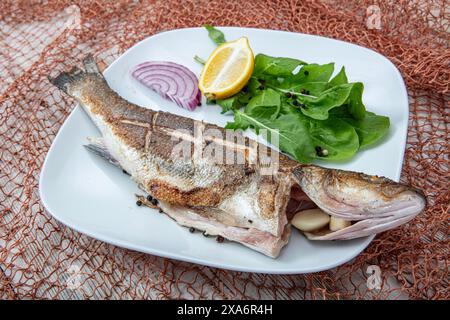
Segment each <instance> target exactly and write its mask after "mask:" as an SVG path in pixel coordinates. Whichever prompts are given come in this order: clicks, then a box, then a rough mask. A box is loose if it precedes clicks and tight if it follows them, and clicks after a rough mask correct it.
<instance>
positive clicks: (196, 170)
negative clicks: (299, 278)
mask: <svg viewBox="0 0 450 320" xmlns="http://www.w3.org/2000/svg"><path fill="white" fill-rule="evenodd" d="M83 63H84V68H85V70H84V71H83V70H81V69H78V68H76V67H74V68H73V69H72V70H71V71H70V72H68V73H65V72H63V73H61V74H60V75H59V76H58V77H56V78H50V81H51V82H52V83H53V84H54V85H56V86H57V87H58V88H60V89H62V90H63V91H64V92H66V93H67V94H69V95H70V96H72V97H74V98H75V99H76V100H77V101H78V102H79V103H80V104H81V106H82V107H83V108H84V110H85V111H86V112H87V113H88V114H89V116H90V117H91V119H92V120H93V121H94V123H95V124H96V125H97V127H98V129H99V130H100V132H101V134H102V137H101V138H92V139H90V140H91V144H90V145H89V146H88V148H89V149H90V150H91V151H94V152H96V153H97V154H100V155H102V156H103V157H104V158H106V159H108V160H109V161H110V162H112V163H113V164H115V165H117V166H120V167H121V168H122V169H123V170H125V171H126V172H128V173H129V174H130V175H131V177H132V178H133V179H134V180H135V181H136V182H137V183H138V185H139V186H140V187H141V188H142V189H143V190H144V191H145V192H147V193H148V194H149V196H150V197H151V199H156V200H153V203H154V204H155V203H156V202H157V203H158V206H159V207H160V208H161V209H162V210H163V211H164V212H165V213H166V214H167V215H169V216H170V217H171V218H173V219H174V220H176V221H177V222H178V223H179V224H181V225H183V226H188V227H193V228H195V229H199V230H203V231H204V232H205V233H207V234H209V235H219V236H222V237H224V238H226V239H229V240H232V241H236V242H239V243H242V244H244V245H245V246H248V247H250V248H252V249H254V250H257V251H259V252H262V253H264V254H266V255H268V256H270V257H277V256H278V254H279V253H280V250H281V248H282V247H283V246H284V245H285V244H286V243H287V242H288V240H289V235H290V223H289V218H288V214H287V213H289V212H287V211H292V208H293V207H295V208H297V209H298V208H299V206H300V207H301V206H302V202H305V201H306V202H309V206H310V207H311V201H312V202H313V203H314V204H313V205H312V207H314V206H318V207H319V208H320V209H322V210H323V211H325V212H326V213H328V214H329V215H331V216H335V217H339V218H343V219H345V220H349V221H352V223H351V225H349V226H348V227H346V228H344V229H341V230H338V231H334V232H331V231H330V230H329V229H325V230H324V229H322V230H320V232H315V233H314V232H313V233H308V234H307V236H308V237H309V238H310V239H317V240H336V239H352V238H357V237H362V236H366V235H370V234H374V233H378V232H381V231H384V230H387V229H390V228H393V227H396V226H398V225H400V224H403V223H405V222H407V221H409V220H411V219H412V218H413V217H414V216H415V215H417V214H418V213H419V212H421V211H422V210H423V209H424V207H425V199H424V196H423V195H422V193H421V192H420V191H418V190H416V189H413V188H411V187H408V186H405V185H401V184H398V183H396V182H394V181H391V180H389V179H386V178H379V177H374V176H368V175H365V174H362V173H355V172H348V171H342V170H333V169H325V168H321V167H318V166H314V165H302V164H298V163H297V162H295V161H293V160H291V159H290V158H288V157H287V156H285V155H283V154H278V153H276V152H275V151H273V150H269V153H270V154H271V155H272V156H273V155H276V156H277V158H278V170H277V171H276V172H274V173H273V174H272V175H267V174H262V170H263V169H264V164H263V161H260V159H259V158H258V157H259V153H258V152H255V150H259V149H260V148H265V146H263V145H260V144H258V143H256V142H254V141H252V140H250V139H247V138H245V139H243V141H240V142H230V141H229V140H227V139H223V138H217V136H220V135H216V136H214V135H207V134H205V135H203V136H202V135H200V136H201V137H202V138H201V141H200V146H201V148H200V153H202V154H203V153H205V151H206V150H207V149H208V148H210V147H211V145H214V146H216V147H217V146H219V147H222V148H223V149H224V150H225V153H226V154H229V153H232V154H233V156H236V157H241V158H242V159H243V162H242V163H239V162H235V163H229V164H228V163H219V162H217V161H212V160H213V159H212V157H214V156H216V155H209V156H202V157H198V156H196V153H197V155H198V152H199V150H197V151H196V148H195V146H196V145H198V141H196V139H197V140H198V136H199V135H198V133H199V132H200V133H202V132H208V130H209V131H211V129H212V130H213V131H214V130H215V132H218V133H221V134H223V135H222V137H223V136H225V130H224V129H222V128H219V127H217V126H215V125H212V124H207V123H204V122H201V121H195V120H193V119H189V118H184V117H180V116H177V115H173V114H170V113H166V112H155V111H152V110H150V109H146V108H141V107H138V106H136V105H134V104H131V103H129V102H127V101H126V100H124V99H122V98H121V97H120V96H119V95H118V94H116V93H115V92H114V91H113V90H111V89H110V87H109V86H108V84H107V82H106V80H105V79H104V77H103V76H102V74H101V73H100V71H99V69H98V67H97V64H96V63H95V61H94V59H93V58H92V56H88V57H86V58H85V59H84V61H83ZM180 141H182V142H183V141H184V142H187V143H188V146H191V145H194V147H192V148H191V147H189V148H188V149H189V150H188V153H189V155H190V157H187V158H176V159H174V157H173V150H174V148H176V146H177V145H179V143H180ZM195 143H197V144H195ZM291 194H292V195H293V197H292V198H291ZM295 200H298V201H299V202H297V205H294V206H293V205H292V201H294V202H295ZM288 203H289V206H288ZM303 205H304V203H303Z"/></svg>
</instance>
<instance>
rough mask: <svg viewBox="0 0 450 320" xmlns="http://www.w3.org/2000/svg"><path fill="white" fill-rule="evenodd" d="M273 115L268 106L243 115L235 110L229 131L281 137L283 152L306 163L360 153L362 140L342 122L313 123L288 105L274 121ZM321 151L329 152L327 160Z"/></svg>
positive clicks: (284, 105)
mask: <svg viewBox="0 0 450 320" xmlns="http://www.w3.org/2000/svg"><path fill="white" fill-rule="evenodd" d="M273 112H276V110H275V107H272V108H268V107H267V106H265V105H255V106H253V107H252V108H248V109H247V107H246V108H245V110H244V111H240V110H235V111H234V122H229V123H227V126H226V128H227V129H242V130H246V129H248V128H249V127H251V128H253V129H254V130H255V131H256V133H257V134H259V132H260V130H261V129H265V130H267V132H268V137H270V136H272V135H274V134H278V139H279V148H280V150H282V151H283V152H286V153H288V154H289V155H291V156H292V157H293V158H294V159H296V160H297V161H300V162H304V163H307V162H311V161H312V160H313V159H314V158H322V159H323V158H326V159H329V160H343V159H348V158H350V157H352V156H353V155H354V154H355V153H356V152H357V151H358V148H359V140H358V135H357V133H356V131H355V129H354V128H353V127H352V126H351V125H350V124H348V123H347V122H345V121H343V120H341V119H329V120H325V121H319V120H314V119H310V118H308V117H306V116H304V115H303V114H302V113H300V112H299V111H298V110H297V109H295V108H292V107H291V106H289V105H287V104H285V103H284V104H282V105H281V106H280V108H279V112H278V117H276V118H275V119H274V118H273ZM269 139H270V138H269ZM318 148H319V149H321V150H326V153H327V154H326V156H320V155H318V154H317V149H318Z"/></svg>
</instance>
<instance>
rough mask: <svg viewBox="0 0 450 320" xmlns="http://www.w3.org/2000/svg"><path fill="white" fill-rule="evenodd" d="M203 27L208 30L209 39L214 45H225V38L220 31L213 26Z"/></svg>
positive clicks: (206, 25)
mask: <svg viewBox="0 0 450 320" xmlns="http://www.w3.org/2000/svg"><path fill="white" fill-rule="evenodd" d="M204 27H205V28H206V30H208V35H209V38H210V39H211V40H212V41H214V43H215V44H217V45H221V44H222V43H225V42H226V40H225V36H224V35H223V33H222V31H219V30H217V29H216V28H214V27H213V26H211V25H209V24H205V25H204Z"/></svg>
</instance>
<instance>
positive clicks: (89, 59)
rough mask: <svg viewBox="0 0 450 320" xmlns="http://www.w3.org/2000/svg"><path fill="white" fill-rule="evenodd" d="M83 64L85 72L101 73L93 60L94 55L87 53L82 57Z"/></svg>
mask: <svg viewBox="0 0 450 320" xmlns="http://www.w3.org/2000/svg"><path fill="white" fill-rule="evenodd" d="M83 65H84V68H85V70H86V72H87V73H97V74H101V73H100V69H99V68H98V65H97V62H95V59H94V56H93V55H92V54H88V55H87V56H86V57H85V58H84V59H83Z"/></svg>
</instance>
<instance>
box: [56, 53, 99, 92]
mask: <svg viewBox="0 0 450 320" xmlns="http://www.w3.org/2000/svg"><path fill="white" fill-rule="evenodd" d="M83 65H84V68H85V70H81V69H80V68H78V67H73V68H72V69H71V70H70V71H69V72H61V73H60V74H59V75H58V76H57V77H55V78H52V77H50V76H49V77H48V80H49V81H50V82H51V83H52V84H53V85H55V86H56V87H58V88H59V89H61V90H63V91H64V92H65V93H69V88H70V86H71V85H72V84H74V83H76V82H78V81H79V80H81V79H83V78H84V77H85V76H86V75H87V74H89V73H90V74H97V75H99V76H101V77H103V76H102V74H101V72H100V70H99V68H98V66H97V63H96V62H95V59H94V57H93V56H92V54H89V55H87V56H86V57H85V58H84V59H83Z"/></svg>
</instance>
